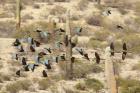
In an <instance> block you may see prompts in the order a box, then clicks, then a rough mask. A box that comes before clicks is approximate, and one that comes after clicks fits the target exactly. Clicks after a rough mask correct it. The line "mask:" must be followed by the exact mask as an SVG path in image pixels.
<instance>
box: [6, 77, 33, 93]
mask: <svg viewBox="0 0 140 93" xmlns="http://www.w3.org/2000/svg"><path fill="white" fill-rule="evenodd" d="M30 86H31V81H30V80H28V79H24V80H20V81H16V82H14V83H11V84H8V85H7V86H6V90H7V91H8V92H9V93H18V92H19V91H20V90H29V87H30Z"/></svg>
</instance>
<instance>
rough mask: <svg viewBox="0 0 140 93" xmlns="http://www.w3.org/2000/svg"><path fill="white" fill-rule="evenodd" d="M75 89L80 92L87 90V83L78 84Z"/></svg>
mask: <svg viewBox="0 0 140 93" xmlns="http://www.w3.org/2000/svg"><path fill="white" fill-rule="evenodd" d="M75 88H76V89H78V90H85V89H86V85H85V83H81V82H80V83H78V84H76V85H75Z"/></svg>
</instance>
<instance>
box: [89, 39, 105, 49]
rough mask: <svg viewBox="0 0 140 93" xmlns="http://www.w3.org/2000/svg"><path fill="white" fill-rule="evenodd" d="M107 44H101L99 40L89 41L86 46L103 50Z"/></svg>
mask: <svg viewBox="0 0 140 93" xmlns="http://www.w3.org/2000/svg"><path fill="white" fill-rule="evenodd" d="M106 45H107V43H102V42H101V41H99V40H94V39H90V41H89V42H88V46H89V47H91V48H105V47H106Z"/></svg>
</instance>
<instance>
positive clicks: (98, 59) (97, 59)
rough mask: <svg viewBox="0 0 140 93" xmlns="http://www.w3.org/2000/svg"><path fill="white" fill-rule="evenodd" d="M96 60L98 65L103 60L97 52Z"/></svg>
mask: <svg viewBox="0 0 140 93" xmlns="http://www.w3.org/2000/svg"><path fill="white" fill-rule="evenodd" d="M95 58H96V63H97V64H99V63H100V60H101V59H100V56H99V54H98V53H97V52H95Z"/></svg>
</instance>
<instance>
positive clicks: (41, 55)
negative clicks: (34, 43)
mask: <svg viewBox="0 0 140 93" xmlns="http://www.w3.org/2000/svg"><path fill="white" fill-rule="evenodd" d="M44 55H47V54H46V53H45V52H40V53H38V56H39V57H43V56H44Z"/></svg>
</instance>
